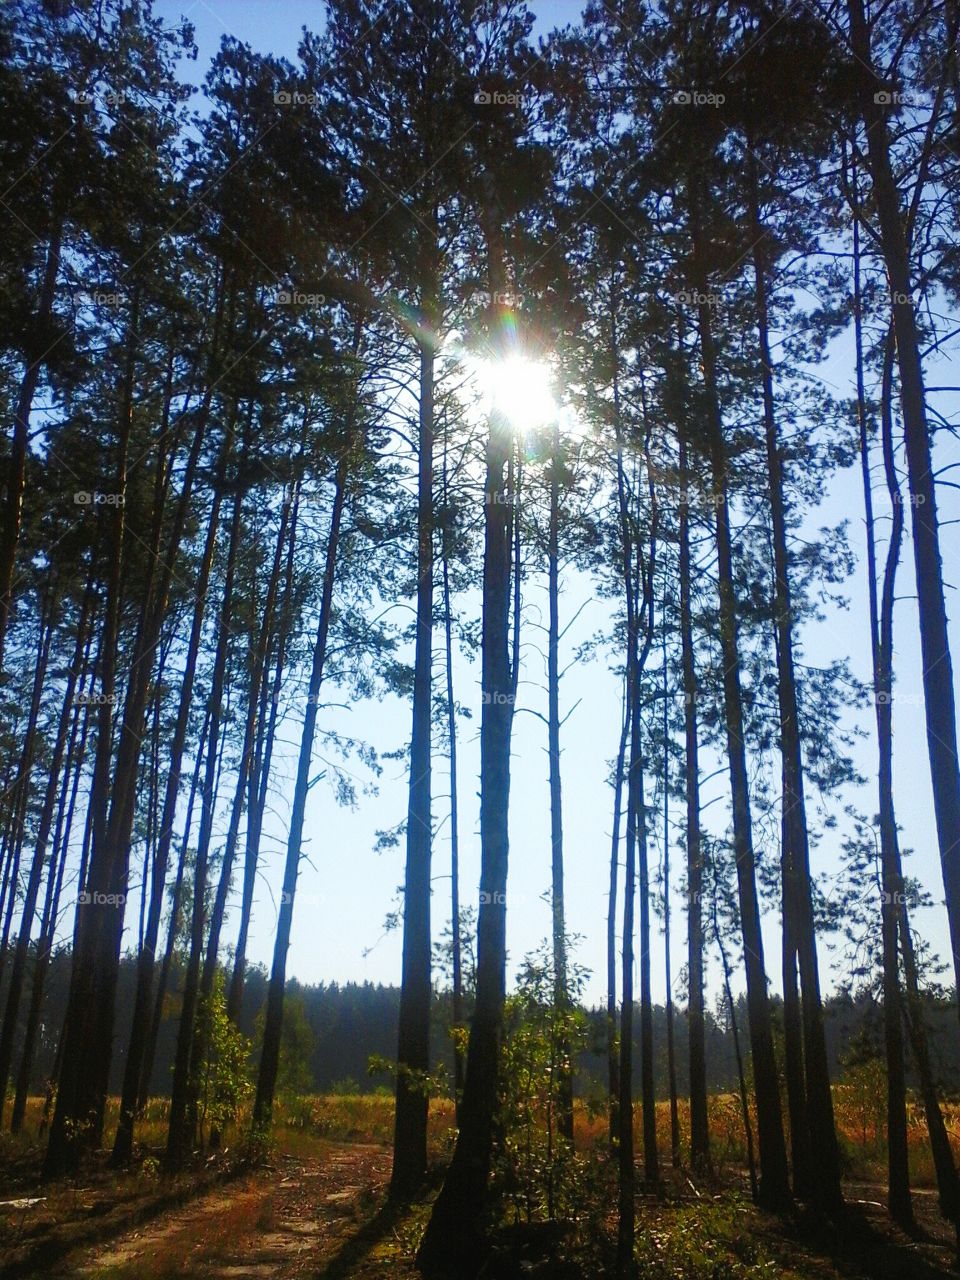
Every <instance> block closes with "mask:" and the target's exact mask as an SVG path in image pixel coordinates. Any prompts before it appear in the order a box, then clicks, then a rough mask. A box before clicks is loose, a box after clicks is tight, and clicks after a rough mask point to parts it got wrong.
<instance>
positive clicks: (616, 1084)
mask: <svg viewBox="0 0 960 1280" xmlns="http://www.w3.org/2000/svg"><path fill="white" fill-rule="evenodd" d="M629 735H630V701H629V698H628V696H627V687H626V679H624V690H623V724H622V726H621V729H620V745H619V747H618V748H617V759H616V763H615V764H614V769H613V831H612V833H611V836H610V888H609V892H608V895H607V1094H608V1098H609V1108H610V1116H609V1128H610V1145H611V1148H612V1149H613V1150H616V1146H617V1143H618V1141H619V1134H620V1038H619V1035H618V1034H617V881H618V879H619V871H620V827H621V820H622V812H623V782H624V770H625V766H626V759H627V742H628V740H629Z"/></svg>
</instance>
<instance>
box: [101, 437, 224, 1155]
mask: <svg viewBox="0 0 960 1280" xmlns="http://www.w3.org/2000/svg"><path fill="white" fill-rule="evenodd" d="M228 451H229V437H228V441H227V443H226V444H225V445H224V450H223V462H222V464H221V470H220V480H221V481H222V479H223V467H225V465H226V458H227V454H228ZM221 502H222V484H221V483H218V484H217V485H216V487H215V489H214V493H213V499H212V503H211V509H210V518H209V521H208V524H207V536H206V541H205V544H204V549H203V554H202V556H201V560H200V566H199V572H198V576H197V581H196V603H195V605H194V611H193V622H192V624H191V628H190V639H189V641H188V642H187V652H186V656H185V660H184V665H183V672H182V675H181V683H180V700H179V704H178V707H177V720H176V724H175V725H174V730H173V738H172V740H171V743H170V751H169V756H168V767H167V780H166V786H165V790H164V798H163V813H162V816H161V819H160V830H159V833H158V839H157V848H156V852H155V855H154V860H153V875H152V879H151V885H150V907H149V910H148V913H147V922H146V929H145V933H144V945H143V946H142V947H141V948H140V953H139V955H138V956H137V985H136V990H135V992H134V999H133V1016H132V1019H131V1026H130V1038H129V1041H128V1045H127V1056H126V1061H125V1064H124V1073H123V1085H122V1088H121V1094H120V1114H119V1118H118V1121H117V1132H116V1136H115V1138H114V1143H113V1155H112V1159H113V1161H114V1163H116V1164H123V1163H126V1162H127V1161H128V1160H129V1159H130V1158H131V1156H132V1155H133V1126H134V1120H135V1118H136V1113H137V1102H138V1098H139V1090H140V1078H141V1076H142V1074H143V1060H144V1053H145V1050H146V1045H147V1035H148V1027H149V1022H150V1010H151V1004H152V999H151V997H152V994H153V977H154V969H155V967H156V949H157V941H158V939H159V937H160V917H161V915H162V912H163V893H164V888H165V886H166V881H167V867H168V864H169V861H170V846H171V843H172V840H173V828H174V823H175V821H176V814H177V801H178V800H179V796H180V775H181V771H182V768H183V752H184V747H185V746H186V741H187V730H188V726H189V721H190V710H191V707H192V705H193V685H194V679H195V676H196V669H197V663H198V659H199V655H200V642H201V639H202V636H203V622H204V618H205V616H206V603H207V589H208V587H209V583H210V572H211V569H212V566H213V556H214V551H215V548H216V542H217V528H218V525H219V522H220V507H221Z"/></svg>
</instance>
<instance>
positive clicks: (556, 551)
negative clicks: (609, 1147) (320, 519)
mask: <svg viewBox="0 0 960 1280" xmlns="http://www.w3.org/2000/svg"><path fill="white" fill-rule="evenodd" d="M562 465H563V461H562V457H561V447H560V424H559V422H556V421H555V422H554V425H553V453H552V457H551V460H550V517H549V528H548V532H547V597H548V608H549V615H550V616H549V624H548V628H547V735H548V748H547V754H548V757H549V762H550V768H549V773H550V779H549V781H550V888H551V892H550V902H551V919H552V933H553V1002H554V1009H555V1012H556V1014H557V1015H559V1016H560V1017H561V1018H563V1019H565V1018H566V1016H567V1014H568V1012H569V1009H570V993H569V989H568V984H567V926H566V918H565V912H564V903H563V803H562V795H561V786H560V468H561V466H562ZM557 1049H558V1052H559V1056H560V1070H559V1083H558V1090H557V1092H558V1120H557V1127H558V1129H559V1132H560V1136H561V1137H562V1138H564V1139H566V1141H567V1142H570V1143H572V1142H573V1064H572V1062H571V1059H570V1040H569V1036H567V1034H566V1032H565V1031H564V1033H563V1034H562V1035H561V1037H560V1040H559V1043H558V1045H557Z"/></svg>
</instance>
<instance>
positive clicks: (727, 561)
mask: <svg viewBox="0 0 960 1280" xmlns="http://www.w3.org/2000/svg"><path fill="white" fill-rule="evenodd" d="M693 181H696V180H693ZM691 186H692V183H691ZM691 194H692V199H691V230H692V234H693V251H694V273H695V277H696V278H695V281H694V284H695V287H696V289H697V293H698V296H699V297H700V298H701V299H702V301H701V302H700V303H699V306H698V316H699V328H700V350H701V356H702V361H703V379H704V391H705V393H706V409H707V431H708V437H709V441H708V442H709V449H710V458H711V467H712V493H711V498H712V501H713V503H714V505H715V507H716V511H715V531H716V545H717V575H718V584H717V585H718V594H719V622H720V647H721V652H722V656H723V690H724V720H725V728H726V739H727V756H728V763H729V769H730V788H731V795H732V809H733V839H734V849H735V852H736V862H737V888H738V894H739V900H740V926H741V929H742V931H743V944H744V964H745V968H746V976H747V1012H748V1017H749V1024H750V1046H751V1056H752V1059H753V1074H754V1088H755V1092H756V1102H757V1137H758V1145H759V1154H760V1180H759V1188H758V1195H759V1202H760V1204H761V1205H763V1207H764V1208H768V1209H773V1210H781V1209H785V1208H787V1207H788V1206H789V1204H790V1199H791V1197H790V1184H789V1179H788V1174H787V1151H786V1144H785V1142H784V1135H783V1117H782V1115H781V1111H780V1091H779V1085H778V1081H777V1066H776V1059H775V1056H774V1049H773V1030H772V1025H771V1019H770V1002H769V997H768V994H767V974H766V965H765V963H764V957H763V935H762V932H761V927H760V901H759V897H758V894H757V880H756V861H755V858H754V851H753V824H752V820H751V814H750V790H749V781H748V775H747V753H746V742H745V738H744V717H743V697H742V691H741V685H740V647H739V639H738V625H737V609H736V592H735V587H734V575H733V544H732V538H731V533H730V513H729V505H728V503H729V498H728V491H727V489H728V486H727V456H726V444H725V441H724V437H723V420H722V416H721V411H720V399H719V393H718V388H717V371H716V351H715V346H714V338H713V329H712V320H711V316H710V307H709V302H708V301H707V300H706V299H707V275H706V271H705V270H704V269H703V268H702V266H701V258H702V253H703V246H702V244H701V237H702V232H701V230H700V226H699V209H698V202H699V197H698V195H697V194H695V192H693V191H692V192H691Z"/></svg>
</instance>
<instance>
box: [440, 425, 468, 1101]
mask: <svg viewBox="0 0 960 1280" xmlns="http://www.w3.org/2000/svg"><path fill="white" fill-rule="evenodd" d="M448 435H449V431H448V429H447V427H446V422H445V424H444V437H443V551H442V556H443V559H442V567H443V636H444V648H445V658H446V663H445V665H446V677H447V741H448V744H449V751H450V946H451V952H452V957H451V960H452V968H453V975H452V978H453V1006H452V1019H453V1026H454V1028H455V1029H456V1031H457V1033H458V1035H457V1039H456V1041H455V1043H454V1050H453V1092H454V1099H455V1107H456V1115H457V1123H458V1124H459V1120H460V1101H461V1099H462V1097H463V1073H464V1066H465V1065H466V1064H465V1062H464V1056H463V1049H462V1048H461V1044H460V1038H459V1032H460V1029H461V1027H462V1026H463V959H462V943H461V937H460V813H459V800H458V795H457V704H456V702H455V701H454V697H453V609H452V606H451V597H450V556H451V552H452V545H453V539H454V527H453V518H454V517H453V510H452V508H451V506H450V490H449V472H448V469H447V437H448Z"/></svg>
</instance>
